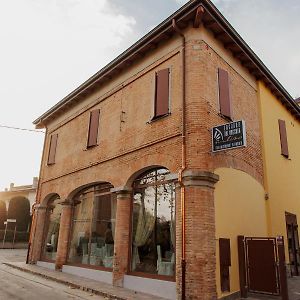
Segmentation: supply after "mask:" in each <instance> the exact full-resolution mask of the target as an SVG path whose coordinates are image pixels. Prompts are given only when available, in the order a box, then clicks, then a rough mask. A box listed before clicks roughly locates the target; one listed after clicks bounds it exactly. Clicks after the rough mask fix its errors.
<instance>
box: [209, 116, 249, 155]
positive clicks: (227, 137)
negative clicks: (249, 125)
mask: <svg viewBox="0 0 300 300" xmlns="http://www.w3.org/2000/svg"><path fill="white" fill-rule="evenodd" d="M246 145H247V143H246V126H245V121H243V120H240V121H235V122H231V123H227V124H224V125H219V126H216V127H213V129H212V151H213V152H217V151H222V150H229V149H235V148H240V147H246Z"/></svg>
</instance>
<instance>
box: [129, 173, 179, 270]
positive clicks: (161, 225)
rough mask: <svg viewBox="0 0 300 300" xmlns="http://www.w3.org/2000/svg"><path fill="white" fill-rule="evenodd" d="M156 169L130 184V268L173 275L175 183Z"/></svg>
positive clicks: (166, 174)
mask: <svg viewBox="0 0 300 300" xmlns="http://www.w3.org/2000/svg"><path fill="white" fill-rule="evenodd" d="M168 174H169V171H168V170H166V169H156V170H153V171H151V172H148V173H147V174H144V175H143V176H141V177H140V178H138V179H137V180H136V181H135V182H134V185H133V214H132V254H131V270H132V271H136V272H144V273H148V274H157V275H165V276H174V271H175V184H174V183H173V182H172V181H170V180H168Z"/></svg>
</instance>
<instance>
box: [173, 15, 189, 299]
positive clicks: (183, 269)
mask: <svg viewBox="0 0 300 300" xmlns="http://www.w3.org/2000/svg"><path fill="white" fill-rule="evenodd" d="M172 27H173V29H174V30H175V31H176V32H177V33H178V34H179V35H180V36H181V38H182V133H181V138H182V144H181V169H180V170H179V174H178V181H179V184H180V195H181V299H182V300H185V274H186V261H185V243H186V242H185V186H184V184H183V180H182V179H183V178H182V175H183V172H184V170H185V169H186V111H185V106H186V105H185V102H186V101H185V100H186V99H185V97H186V95H185V92H186V91H185V89H186V82H185V72H186V62H185V43H186V40H185V36H184V34H183V32H182V31H181V30H180V29H179V28H178V26H177V24H176V20H175V19H173V20H172Z"/></svg>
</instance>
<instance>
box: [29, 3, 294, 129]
mask: <svg viewBox="0 0 300 300" xmlns="http://www.w3.org/2000/svg"><path fill="white" fill-rule="evenodd" d="M200 5H202V6H203V7H204V9H205V10H206V14H207V16H206V18H211V19H212V20H214V21H215V22H216V25H217V26H218V28H217V30H223V31H224V32H225V34H226V38H228V39H230V40H231V41H232V43H234V45H236V46H237V47H238V49H239V50H240V51H242V52H243V54H244V55H245V57H246V58H247V59H248V61H249V64H251V67H252V68H254V69H255V72H256V73H257V74H258V77H260V78H261V80H263V81H264V82H265V83H266V84H267V85H270V89H271V90H272V91H274V93H275V94H276V96H277V97H278V98H280V100H281V101H282V102H283V103H284V105H286V106H287V108H288V109H289V110H291V111H292V113H293V114H294V115H296V116H297V118H298V119H300V106H299V105H297V104H296V103H295V101H294V99H293V98H292V96H291V95H290V94H289V93H288V92H287V91H286V89H285V88H284V87H283V86H282V85H281V84H280V82H279V81H278V80H277V79H276V78H275V76H274V75H273V74H272V73H271V71H270V70H269V69H268V68H267V67H266V66H265V65H264V63H263V62H262V61H261V60H260V59H259V57H258V56H257V55H256V54H255V53H254V51H253V50H252V49H251V48H250V47H249V46H248V45H247V43H246V42H245V41H244V40H243V39H242V37H241V36H240V35H239V34H238V33H237V32H236V31H235V29H234V28H233V27H232V26H231V25H230V23H229V22H228V21H227V20H226V19H225V17H224V16H223V15H222V14H221V13H220V12H219V10H218V9H217V8H216V6H215V5H214V4H213V3H212V2H211V1H209V0H193V1H190V2H188V3H187V4H185V5H184V6H182V7H181V8H180V9H179V10H177V11H176V12H175V13H174V14H172V15H171V16H170V17H168V18H167V19H166V20H165V21H163V22H162V23H161V24H159V25H158V26H157V27H155V28H154V29H153V30H152V31H150V32H149V33H148V34H146V35H145V36H144V37H142V38H141V39H140V40H138V41H137V42H136V43H135V44H133V45H132V46H131V47H130V48H128V49H127V50H126V51H124V52H123V53H122V54H120V55H119V56H118V57H116V58H115V59H114V60H113V61H112V62H110V63H109V64H108V65H106V66H105V67H104V68H102V69H101V70H100V71H98V72H97V73H96V74H94V75H93V76H92V77H90V78H89V79H88V80H87V81H86V82H84V83H83V84H82V85H80V86H79V87H78V88H77V89H75V90H74V91H73V92H71V93H70V94H69V95H67V96H66V97H65V98H63V99H62V100H61V101H60V102H58V103H57V104H56V105H54V106H53V107H52V108H50V109H49V110H48V111H46V112H45V113H44V114H43V115H41V116H40V117H39V118H38V119H36V120H35V121H34V122H33V124H35V125H36V128H44V127H45V126H46V124H47V120H49V119H50V118H51V117H53V118H54V117H55V116H54V115H55V114H57V113H58V112H59V111H62V110H63V108H65V107H67V106H69V104H71V103H72V102H73V100H78V99H79V97H80V96H81V95H84V93H87V92H88V91H89V89H92V87H93V86H95V85H97V84H100V83H103V82H105V80H106V79H110V78H111V77H112V76H113V72H114V71H115V70H117V69H118V68H121V67H122V64H123V63H124V62H126V61H128V60H130V59H132V58H133V57H135V55H138V54H139V53H140V52H142V51H143V49H144V51H145V52H147V51H148V50H147V45H148V44H150V45H151V43H153V41H155V40H157V39H158V38H159V37H160V36H162V35H164V34H165V33H166V32H170V31H172V30H173V29H172V20H173V19H176V21H177V22H181V21H182V20H184V18H185V17H187V16H191V15H192V14H193V12H196V10H197V8H198V7H199V6H200ZM203 22H204V25H205V26H206V23H205V21H204V20H203ZM209 29H211V28H209ZM145 48H146V50H145Z"/></svg>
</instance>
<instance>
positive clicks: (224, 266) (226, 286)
mask: <svg viewBox="0 0 300 300" xmlns="http://www.w3.org/2000/svg"><path fill="white" fill-rule="evenodd" d="M219 252H220V277H221V291H222V292H226V291H230V274H229V266H231V255H230V239H222V238H221V239H219Z"/></svg>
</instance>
